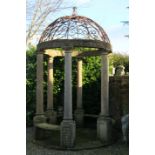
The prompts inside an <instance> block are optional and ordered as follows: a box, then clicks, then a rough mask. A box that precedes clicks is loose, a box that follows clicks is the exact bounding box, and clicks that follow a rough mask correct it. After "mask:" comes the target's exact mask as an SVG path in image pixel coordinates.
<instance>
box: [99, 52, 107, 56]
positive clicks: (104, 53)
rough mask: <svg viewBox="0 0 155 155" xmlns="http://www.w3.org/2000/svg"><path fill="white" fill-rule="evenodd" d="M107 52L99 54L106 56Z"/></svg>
mask: <svg viewBox="0 0 155 155" xmlns="http://www.w3.org/2000/svg"><path fill="white" fill-rule="evenodd" d="M108 54H109V53H106V52H103V53H101V56H102V55H107V56H108Z"/></svg>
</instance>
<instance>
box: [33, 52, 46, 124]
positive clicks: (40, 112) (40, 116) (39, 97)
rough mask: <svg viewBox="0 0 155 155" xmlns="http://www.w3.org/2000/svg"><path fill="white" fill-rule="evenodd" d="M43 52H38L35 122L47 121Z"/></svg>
mask: <svg viewBox="0 0 155 155" xmlns="http://www.w3.org/2000/svg"><path fill="white" fill-rule="evenodd" d="M43 103H44V102H43V54H37V87H36V116H35V117H34V119H33V122H34V124H37V123H44V122H46V117H45V116H44V105H43Z"/></svg>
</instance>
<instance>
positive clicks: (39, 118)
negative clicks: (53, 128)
mask: <svg viewBox="0 0 155 155" xmlns="http://www.w3.org/2000/svg"><path fill="white" fill-rule="evenodd" d="M46 120H47V117H45V116H44V114H41V115H36V116H34V117H33V124H34V125H35V124H38V123H45V122H46Z"/></svg>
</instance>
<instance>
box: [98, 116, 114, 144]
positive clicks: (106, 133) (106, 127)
mask: <svg viewBox="0 0 155 155" xmlns="http://www.w3.org/2000/svg"><path fill="white" fill-rule="evenodd" d="M111 129H112V121H111V118H109V117H104V116H99V118H98V119H97V137H98V138H99V139H100V140H101V141H102V142H104V143H107V142H110V141H111V138H112V137H111Z"/></svg>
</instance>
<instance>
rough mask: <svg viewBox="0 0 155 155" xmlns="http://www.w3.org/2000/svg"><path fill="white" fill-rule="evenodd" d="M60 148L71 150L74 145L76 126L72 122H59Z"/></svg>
mask: <svg viewBox="0 0 155 155" xmlns="http://www.w3.org/2000/svg"><path fill="white" fill-rule="evenodd" d="M60 132H61V146H62V147H64V148H72V147H73V146H74V144H75V136H76V125H75V121H73V120H63V121H62V122H61V128H60Z"/></svg>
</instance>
